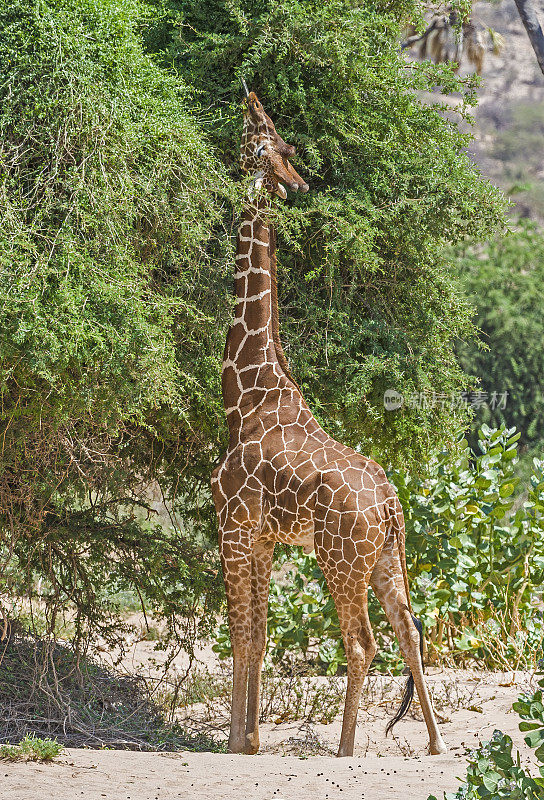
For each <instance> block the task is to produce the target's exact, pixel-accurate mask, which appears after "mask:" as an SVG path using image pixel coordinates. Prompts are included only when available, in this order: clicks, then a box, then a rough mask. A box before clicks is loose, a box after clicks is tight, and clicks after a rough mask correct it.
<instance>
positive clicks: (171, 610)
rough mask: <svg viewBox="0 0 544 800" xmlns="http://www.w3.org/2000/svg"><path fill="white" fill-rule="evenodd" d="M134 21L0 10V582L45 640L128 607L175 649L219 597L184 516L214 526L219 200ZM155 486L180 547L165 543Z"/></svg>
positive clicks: (73, 5) (36, 2)
mask: <svg viewBox="0 0 544 800" xmlns="http://www.w3.org/2000/svg"><path fill="white" fill-rule="evenodd" d="M147 13H148V12H147V10H146V9H145V8H144V7H143V6H142V5H141V4H140V3H139V2H137V1H136V0H134V2H132V0H129V2H126V3H122V4H120V3H116V2H113V0H100V2H94V0H61V2H44V1H43V0H33V1H32V2H26V0H25V1H23V0H15V2H13V3H2V4H1V5H0V60H1V63H2V81H1V83H0V130H1V134H2V135H1V137H0V218H1V223H0V436H1V441H2V449H1V454H0V580H2V593H3V594H4V595H7V596H9V597H11V598H12V599H13V598H16V597H17V596H21V595H22V596H25V597H26V598H27V599H33V600H38V606H39V607H40V603H41V604H42V606H41V607H42V608H45V627H46V629H47V630H50V631H51V630H55V628H56V626H58V622H59V619H60V615H61V614H62V612H63V610H64V609H65V608H66V607H67V606H68V607H70V609H71V610H73V608H74V607H75V608H76V609H77V615H76V617H75V620H74V618H73V616H72V623H73V631H75V632H74V637H75V642H76V643H79V644H81V642H82V640H84V639H85V638H86V637H87V635H88V634H90V633H91V632H92V633H93V634H95V635H96V634H98V633H102V634H103V635H106V636H107V635H109V634H111V633H113V632H114V627H115V626H114V625H113V624H112V614H113V612H114V611H115V610H116V603H115V602H112V601H111V600H110V598H111V597H112V596H115V595H116V594H118V593H119V592H122V591H130V590H132V591H137V593H138V595H139V598H140V601H141V600H142V599H147V601H148V603H149V605H150V607H151V609H152V610H153V611H155V613H157V614H159V615H161V616H163V617H166V618H167V619H168V620H169V623H170V624H169V634H170V635H171V637H173V638H177V639H178V640H180V639H183V640H184V641H185V643H186V644H187V645H189V644H190V641H191V639H192V638H194V628H195V616H194V614H195V609H196V608H197V607H198V610H199V611H202V607H203V605H204V606H205V607H206V604H207V603H209V604H211V605H210V607H211V608H213V607H214V603H215V604H217V599H218V581H217V580H216V579H215V578H214V575H215V571H214V570H215V567H216V565H215V554H214V553H213V552H210V550H209V542H208V541H207V540H206V538H205V537H204V536H203V535H202V533H201V531H202V530H203V529H204V525H201V528H200V530H199V533H200V535H196V534H195V533H194V525H193V520H192V514H194V515H195V516H196V515H199V516H200V518H201V519H203V520H209V519H211V511H210V508H209V499H208V496H207V495H206V496H205V497H204V500H203V495H202V490H201V488H200V483H199V480H200V481H206V484H207V480H208V474H209V471H210V466H209V465H210V458H213V457H214V455H213V453H214V451H213V447H214V443H215V445H216V446H218V445H219V442H220V440H221V435H222V424H223V422H222V409H221V405H220V400H219V380H218V367H217V362H218V359H217V356H216V353H218V352H219V348H220V346H221V344H220V342H219V339H218V336H217V333H216V324H215V322H216V320H215V313H214V309H215V305H214V303H216V301H215V299H213V298H215V297H216V296H217V283H218V282H219V284H221V278H220V268H221V263H222V261H221V257H220V255H217V257H216V258H215V260H214V261H213V268H212V266H211V256H210V254H209V252H208V250H209V249H215V252H216V254H218V253H220V251H221V243H220V241H219V238H220V235H219V234H218V233H217V230H216V226H217V225H218V224H219V222H220V220H221V215H222V211H223V208H222V206H223V204H226V203H230V201H231V199H232V197H233V194H232V184H231V183H230V182H229V180H228V178H227V176H226V174H225V171H224V170H223V169H222V167H221V164H220V162H219V161H218V160H217V158H216V157H215V156H214V154H213V151H212V150H211V148H210V146H209V145H208V144H207V143H206V140H205V136H204V134H203V133H202V131H201V129H200V127H199V124H198V120H197V119H195V115H194V113H193V111H192V109H191V93H190V90H189V89H188V88H187V87H186V85H185V84H184V83H183V82H182V81H181V80H180V79H179V78H178V77H176V76H175V75H174V74H172V72H171V71H169V72H167V71H166V70H164V69H161V68H160V67H158V66H157V65H156V64H155V63H154V62H153V60H152V59H151V58H150V56H149V55H147V54H146V53H145V52H144V50H143V46H142V42H141V26H142V24H143V20H144V18H145V17H146V14H147ZM214 230H216V235H215V239H214V244H213V247H212V245H211V244H210V241H211V235H212V232H213V231H214ZM205 298H207V300H206V299H205ZM224 313H225V314H226V313H227V308H226V307H225V311H224ZM212 362H213V365H214V366H213V369H210V368H209V365H210V363H212ZM206 367H207V368H206ZM203 398H206V400H205V401H204V399H203ZM204 402H205V405H206V410H207V413H206V414H203V413H202V405H203V403H204ZM187 460H191V463H192V465H194V472H193V473H192V479H191V485H190V494H189V493H187V492H186V491H185V484H184V483H183V480H184V477H185V464H186V463H187ZM203 460H204V462H205V464H204V467H202V461H203ZM195 474H196V477H195ZM180 476H181V479H180ZM160 487H162V491H163V492H164V493H165V495H168V494H169V495H170V496H169V500H170V502H171V503H172V502H173V497H174V495H175V494H176V493H177V494H179V495H183V496H184V498H185V504H186V506H187V512H186V514H185V519H184V524H183V529H180V527H179V526H172V524H171V522H170V520H167V521H166V522H165V523H163V524H157V519H156V514H155V507H156V506H154V504H153V501H152V500H151V496H152V495H153V494H154V495H157V492H158V490H159V488H160ZM159 494H160V492H159ZM203 504H204V505H205V510H204V511H202V509H201V507H202V505H203ZM206 504H207V505H206ZM174 521H175V520H174ZM206 570H208V571H206ZM210 570H212V571H210ZM204 594H205V595H206V596H205V597H204ZM181 615H183V616H185V617H186V620H187V621H184V620H182V619H181ZM201 620H202V626H203V628H204V629H206V625H207V624H208V623H207V621H206V620H209V616H208V615H207V614H205V615H204V616H202V617H201ZM178 634H179V635H178Z"/></svg>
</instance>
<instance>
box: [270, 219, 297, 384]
mask: <svg viewBox="0 0 544 800" xmlns="http://www.w3.org/2000/svg"><path fill="white" fill-rule="evenodd" d="M268 258H269V261H270V284H271V294H270V299H271V305H272V341H273V342H274V347H275V349H276V357H277V359H278V364H279V365H280V367H281V368H282V370H283V372H284V373H285V377H286V378H288V379H289V380H290V381H291V383H293V384H294V385H295V386H296V388H297V389H298V391H299V392H300V393H301V394H302V392H301V390H300V386H299V385H298V383H297V382H296V380H295V379H294V378H293V375H292V374H291V370H290V368H289V362H288V361H287V357H286V355H285V352H284V350H283V345H282V343H281V339H280V316H279V308H278V258H277V254H276V231H275V230H274V228H272V227H270V228H269V240H268Z"/></svg>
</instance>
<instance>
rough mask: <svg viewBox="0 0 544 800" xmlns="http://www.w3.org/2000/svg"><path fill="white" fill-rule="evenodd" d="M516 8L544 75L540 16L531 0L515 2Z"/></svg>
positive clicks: (542, 36) (543, 48) (543, 44)
mask: <svg viewBox="0 0 544 800" xmlns="http://www.w3.org/2000/svg"><path fill="white" fill-rule="evenodd" d="M515 3H516V6H517V8H518V11H519V15H520V17H521V21H522V22H523V24H524V25H525V30H526V31H527V35H528V36H529V41H530V42H531V45H532V46H533V50H534V51H535V55H536V58H537V61H538V64H539V66H540V69H541V70H542V73H543V74H544V33H543V32H542V28H541V26H540V22H539V19H538V15H537V13H536V11H535V9H534V7H533V4H532V3H531V0H515Z"/></svg>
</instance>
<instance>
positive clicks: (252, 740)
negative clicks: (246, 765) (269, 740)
mask: <svg viewBox="0 0 544 800" xmlns="http://www.w3.org/2000/svg"><path fill="white" fill-rule="evenodd" d="M258 750H259V736H258V735H257V734H255V733H248V734H246V743H245V746H244V753H245V754H246V756H254V755H255V753H257V752H258Z"/></svg>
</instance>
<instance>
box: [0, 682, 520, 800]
mask: <svg viewBox="0 0 544 800" xmlns="http://www.w3.org/2000/svg"><path fill="white" fill-rule="evenodd" d="M510 678H511V676H510ZM445 679H447V680H449V681H452V680H453V681H455V693H456V695H455V696H457V697H458V701H457V705H458V707H457V708H456V709H455V710H453V711H452V712H451V713H446V711H445V710H443V711H442V715H443V717H444V718H445V719H447V721H444V722H443V723H442V725H441V729H442V732H443V736H444V738H445V740H446V742H447V744H448V747H449V748H450V749H449V752H448V753H447V754H446V755H444V756H428V755H426V754H425V747H426V736H425V729H424V725H423V723H422V722H421V721H419V720H418V719H412V718H410V719H406V720H404V721H403V722H402V723H400V724H399V726H398V728H397V731H398V734H399V737H398V738H397V740H396V741H393V740H391V739H385V738H384V732H383V731H384V722H385V719H386V715H387V712H386V710H385V709H383V708H381V707H378V708H374V709H372V710H369V709H365V708H363V710H362V712H361V722H360V725H359V727H358V734H357V747H356V756H355V757H354V758H347V759H335V758H332V757H330V756H323V755H318V756H312V755H310V756H306V755H305V756H303V757H297V756H294V755H285V756H284V755H282V752H293V750H296V748H297V746H300V748H301V750H304V744H305V743H306V745H308V742H309V741H310V742H311V740H312V737H313V739H314V740H315V741H316V742H319V747H321V748H331V749H332V748H334V747H335V746H336V744H337V741H338V735H339V726H340V720H336V721H335V722H333V723H332V724H330V725H312V726H307V725H301V724H300V723H285V724H281V725H273V724H266V725H264V726H263V731H262V733H263V735H262V749H263V753H262V754H260V755H257V756H252V757H248V756H231V755H223V754H214V753H185V752H184V753H175V754H172V753H135V752H128V751H111V750H109V751H108V750H102V751H94V750H67V751H66V752H65V754H64V755H63V756H62V757H61V758H60V759H59V761H58V762H57V763H55V764H50V765H41V764H21V763H14V764H11V763H10V764H8V763H6V762H0V798H1V799H2V800H77V798H78V797H82V798H85V800H102V798H104V797H106V798H108V800H174V798H189V799H190V800H231V798H232V800H281V799H282V798H283V800H291V799H292V798H296V800H355V798H357V800H382V798H383V800H427V797H428V796H429V794H434V795H436V796H437V797H438V798H439V800H442V797H443V794H442V793H443V792H444V791H452V790H455V788H456V787H457V786H458V781H457V780H456V778H457V776H459V777H460V776H463V775H464V774H465V769H466V759H465V753H466V751H467V749H471V748H473V747H475V746H476V745H477V744H478V742H479V741H483V740H485V739H487V738H489V736H490V735H491V733H492V732H493V730H494V729H495V728H500V729H501V730H503V731H504V732H506V733H509V734H510V735H511V736H512V737H513V739H514V741H515V743H516V745H517V746H518V747H522V748H523V747H524V745H523V740H522V737H521V735H520V734H519V731H518V717H517V715H516V714H515V713H513V712H512V711H511V705H512V702H513V701H514V700H515V699H516V698H517V696H518V695H519V693H520V691H522V690H523V689H524V688H525V687H526V683H525V679H523V680H521V679H518V681H516V683H515V684H513V685H501V684H508V683H510V681H509V680H508V677H507V676H503V675H481V674H480V675H479V676H474V675H471V674H469V673H462V672H459V673H454V674H453V675H452V674H451V673H450V674H449V675H448V676H444V675H442V676H440V675H438V676H434V677H433V678H432V679H431V680H432V681H435V682H437V681H444V680H445ZM449 691H450V695H451V696H453V694H454V693H453V692H452V688H451V686H450V689H449ZM459 697H461V700H460V701H459ZM466 704H470V705H469V707H464V706H465V705H466Z"/></svg>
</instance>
